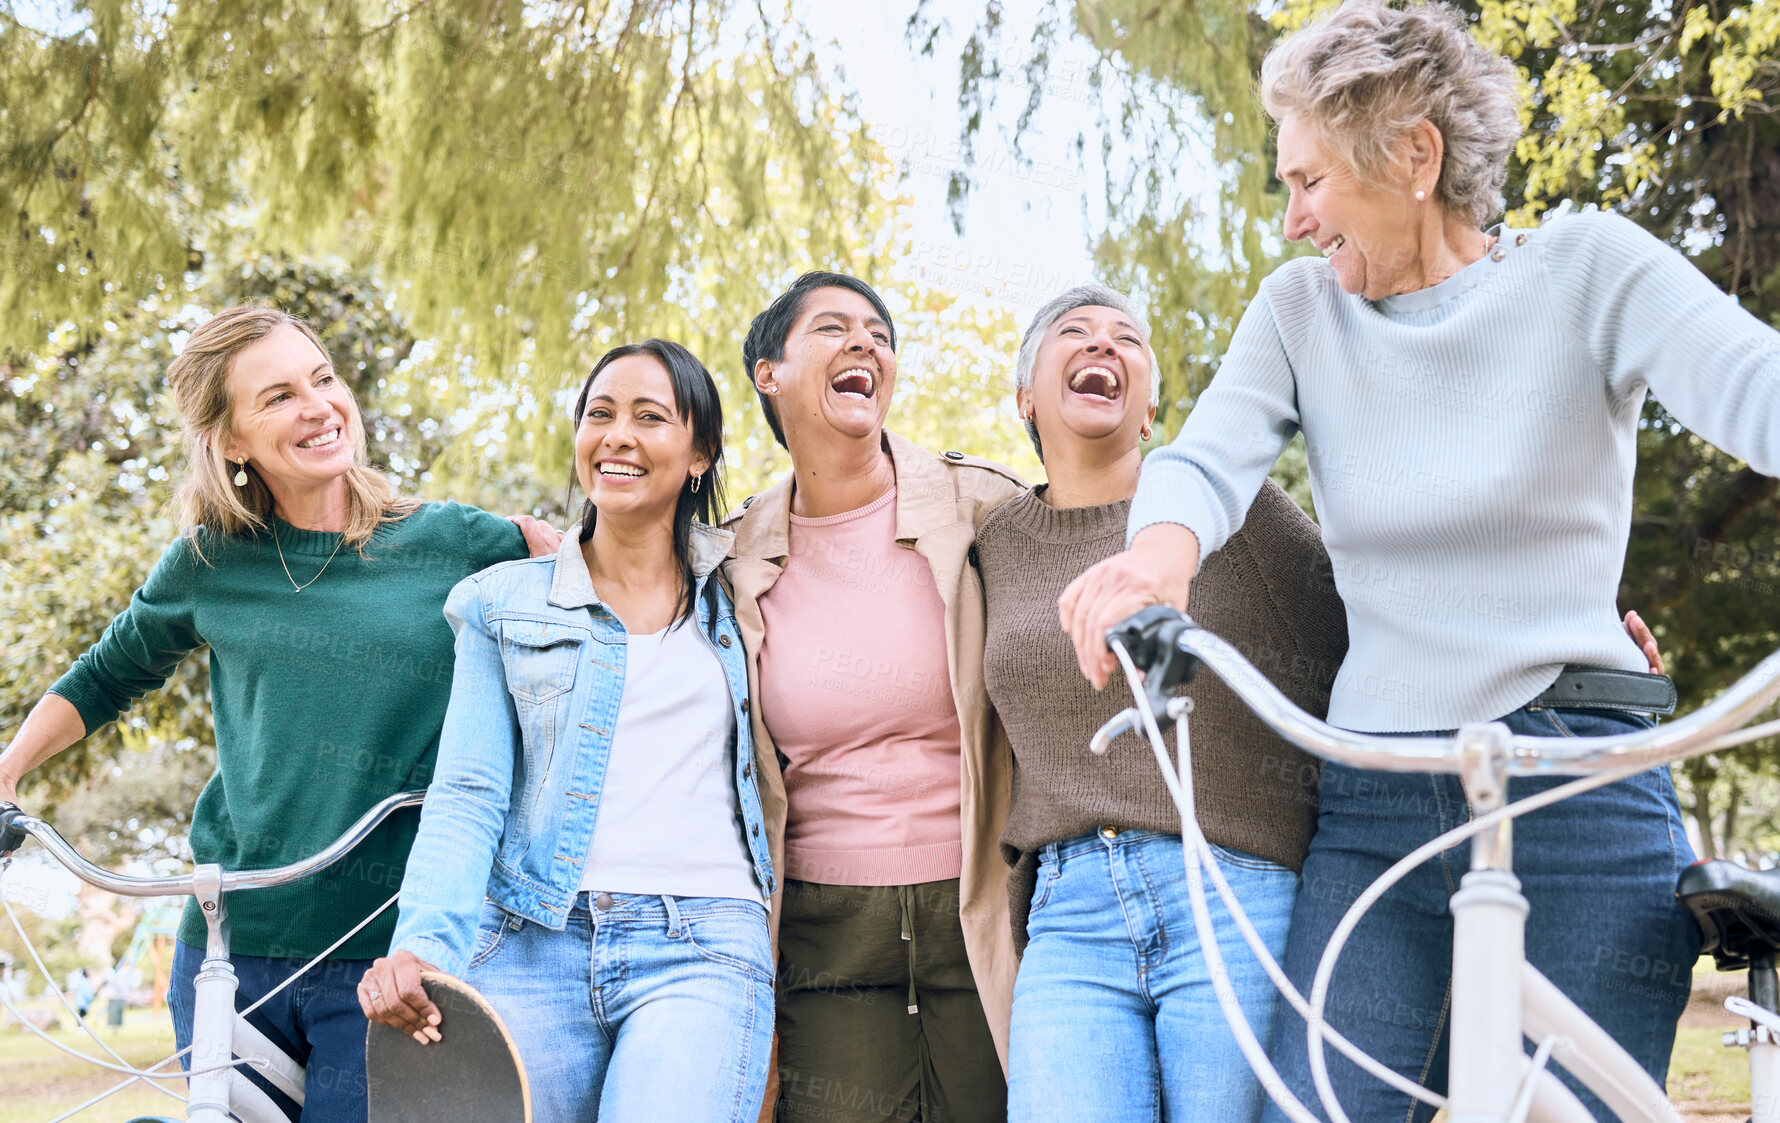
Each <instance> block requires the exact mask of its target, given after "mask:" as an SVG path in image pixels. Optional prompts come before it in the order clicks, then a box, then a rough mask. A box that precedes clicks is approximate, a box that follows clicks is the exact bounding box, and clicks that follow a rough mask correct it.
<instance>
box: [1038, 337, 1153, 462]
mask: <svg viewBox="0 0 1780 1123" xmlns="http://www.w3.org/2000/svg"><path fill="white" fill-rule="evenodd" d="M1154 374H1155V372H1154V371H1152V370H1151V369H1150V354H1149V348H1148V346H1146V341H1145V340H1144V338H1143V333H1142V332H1140V331H1139V330H1138V328H1137V325H1136V324H1134V323H1132V321H1131V319H1130V317H1128V316H1126V315H1125V313H1123V312H1120V311H1118V310H1117V309H1114V308H1104V307H1100V306H1098V305H1091V306H1088V307H1084V308H1072V309H1070V310H1069V311H1068V312H1065V313H1063V315H1062V316H1060V317H1058V319H1057V322H1056V323H1054V324H1052V325H1051V326H1050V327H1049V328H1048V329H1046V331H1045V335H1044V341H1043V342H1042V343H1040V344H1039V348H1038V355H1037V357H1036V359H1035V361H1034V362H1033V366H1032V385H1031V386H1029V387H1027V388H1025V389H1024V390H1021V391H1020V394H1019V406H1020V413H1021V414H1022V415H1023V416H1027V417H1031V418H1032V419H1033V421H1034V423H1036V424H1037V426H1038V437H1039V440H1040V442H1041V443H1042V444H1043V445H1044V448H1045V453H1046V455H1047V456H1049V455H1050V454H1051V453H1052V452H1054V451H1061V450H1062V449H1063V448H1065V447H1066V442H1072V441H1102V440H1108V439H1112V440H1114V441H1117V442H1119V443H1120V445H1121V451H1123V446H1124V445H1129V446H1130V448H1136V447H1137V444H1138V441H1139V439H1140V435H1141V433H1142V431H1143V429H1144V427H1145V426H1147V425H1148V424H1149V423H1150V422H1151V421H1152V420H1153V419H1154V418H1155V415H1156V409H1155V407H1154V406H1152V405H1151V404H1150V380H1151V379H1152V378H1153V377H1154Z"/></svg>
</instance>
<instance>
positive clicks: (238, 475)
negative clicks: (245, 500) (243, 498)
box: [235, 456, 247, 487]
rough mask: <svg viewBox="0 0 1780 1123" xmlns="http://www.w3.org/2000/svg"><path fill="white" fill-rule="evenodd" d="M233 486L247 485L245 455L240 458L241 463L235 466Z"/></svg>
mask: <svg viewBox="0 0 1780 1123" xmlns="http://www.w3.org/2000/svg"><path fill="white" fill-rule="evenodd" d="M235 486H236V487H246V486H247V457H245V456H243V457H242V458H241V463H239V464H237V465H236V466H235Z"/></svg>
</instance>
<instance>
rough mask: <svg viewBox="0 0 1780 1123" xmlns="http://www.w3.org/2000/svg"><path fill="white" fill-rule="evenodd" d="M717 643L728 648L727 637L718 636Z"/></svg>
mask: <svg viewBox="0 0 1780 1123" xmlns="http://www.w3.org/2000/svg"><path fill="white" fill-rule="evenodd" d="M717 642H718V643H720V644H722V645H723V646H724V647H728V646H729V637H728V636H718V637H717Z"/></svg>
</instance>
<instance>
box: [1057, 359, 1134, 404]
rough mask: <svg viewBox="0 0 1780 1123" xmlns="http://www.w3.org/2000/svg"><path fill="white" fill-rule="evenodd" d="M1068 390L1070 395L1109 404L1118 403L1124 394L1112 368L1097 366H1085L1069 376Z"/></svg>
mask: <svg viewBox="0 0 1780 1123" xmlns="http://www.w3.org/2000/svg"><path fill="white" fill-rule="evenodd" d="M1069 389H1070V392H1071V393H1075V394H1080V395H1082V396H1083V397H1089V398H1103V399H1105V400H1106V401H1109V402H1116V401H1118V400H1119V396H1120V395H1121V394H1122V393H1123V392H1124V390H1123V387H1121V386H1120V385H1119V376H1118V375H1117V374H1114V373H1113V371H1112V368H1111V367H1104V366H1098V365H1094V366H1085V367H1083V368H1082V369H1081V370H1078V371H1076V372H1075V373H1074V374H1073V375H1071V376H1070V378H1069Z"/></svg>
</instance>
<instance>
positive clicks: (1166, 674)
mask: <svg viewBox="0 0 1780 1123" xmlns="http://www.w3.org/2000/svg"><path fill="white" fill-rule="evenodd" d="M1193 626H1194V625H1193V621H1192V618H1191V617H1189V616H1187V615H1186V614H1185V613H1182V612H1177V611H1176V610H1174V609H1172V608H1170V607H1168V606H1167V605H1165V604H1155V605H1151V606H1150V607H1148V608H1146V609H1144V610H1143V611H1141V612H1138V613H1137V614H1135V615H1133V616H1131V617H1129V618H1128V619H1126V620H1125V621H1124V622H1123V623H1121V624H1120V625H1119V626H1118V627H1116V628H1114V629H1112V630H1111V631H1110V632H1107V633H1106V645H1107V646H1108V647H1111V646H1112V645H1113V642H1114V641H1117V642H1119V643H1121V644H1123V645H1124V647H1125V651H1126V653H1127V654H1129V655H1130V656H1131V662H1132V663H1133V664H1134V665H1135V666H1137V667H1138V668H1139V669H1141V670H1142V671H1143V672H1144V674H1143V689H1144V693H1145V694H1146V695H1147V696H1148V698H1149V702H1150V711H1151V712H1152V713H1154V714H1155V715H1156V725H1157V727H1158V728H1159V729H1160V730H1161V731H1162V732H1164V733H1166V732H1167V731H1168V729H1169V727H1170V726H1172V725H1173V724H1174V723H1175V721H1176V720H1177V719H1179V718H1180V717H1181V716H1182V715H1184V714H1186V713H1187V712H1188V711H1190V710H1191V709H1192V703H1191V702H1190V701H1189V700H1187V699H1184V698H1176V697H1175V696H1174V692H1175V691H1176V690H1177V689H1179V688H1180V686H1181V685H1182V684H1183V683H1187V682H1191V681H1192V679H1193V676H1194V675H1195V674H1197V673H1198V671H1199V660H1198V658H1197V657H1196V656H1193V655H1189V654H1187V653H1186V652H1185V651H1182V650H1181V649H1180V645H1179V643H1177V642H1176V641H1178V640H1179V639H1180V634H1181V633H1182V632H1184V631H1185V630H1187V629H1188V628H1190V627H1193ZM1180 703H1186V704H1185V705H1181V704H1180ZM1142 730H1143V714H1142V713H1140V712H1139V711H1138V710H1137V708H1136V707H1130V708H1127V709H1125V710H1123V711H1121V712H1120V713H1119V715H1118V716H1117V717H1115V718H1113V719H1112V720H1111V721H1109V722H1107V723H1106V724H1105V725H1103V726H1101V727H1100V729H1099V730H1098V731H1097V732H1096V733H1095V734H1094V737H1093V739H1092V740H1090V741H1089V742H1088V751H1089V752H1092V753H1094V754H1095V755H1097V756H1099V755H1103V754H1105V752H1106V751H1107V750H1108V749H1110V748H1111V747H1112V743H1113V741H1114V740H1116V739H1117V738H1118V737H1119V736H1121V735H1122V734H1125V733H1137V732H1141V731H1142Z"/></svg>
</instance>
